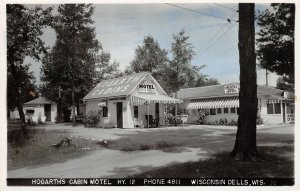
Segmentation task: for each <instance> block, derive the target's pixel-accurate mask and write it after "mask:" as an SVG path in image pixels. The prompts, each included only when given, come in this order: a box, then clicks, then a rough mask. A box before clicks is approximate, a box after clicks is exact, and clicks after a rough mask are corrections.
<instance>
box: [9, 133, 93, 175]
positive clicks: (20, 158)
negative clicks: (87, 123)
mask: <svg viewBox="0 0 300 191" xmlns="http://www.w3.org/2000/svg"><path fill="white" fill-rule="evenodd" d="M18 131H19V130H18V129H15V130H12V131H10V132H8V145H7V169H8V170H13V169H18V168H23V167H36V166H41V165H45V164H53V163H58V162H64V161H66V160H68V159H71V158H77V157H81V156H83V155H85V154H87V153H88V152H89V151H91V150H93V149H97V148H98V147H97V146H96V145H95V142H93V141H91V140H87V139H81V138H74V137H72V140H73V141H74V143H76V145H77V146H78V147H77V148H76V147H69V148H55V147H51V145H54V144H57V143H59V142H60V141H61V140H62V139H63V138H64V137H68V136H69V134H68V132H67V131H63V130H62V131H60V130H50V131H46V130H44V129H30V137H28V138H27V139H26V142H24V143H23V144H21V145H20V144H16V143H15V142H14V141H13V140H14V139H15V138H17V137H18V136H19V132H18Z"/></svg>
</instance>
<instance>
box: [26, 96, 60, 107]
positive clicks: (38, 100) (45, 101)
mask: <svg viewBox="0 0 300 191" xmlns="http://www.w3.org/2000/svg"><path fill="white" fill-rule="evenodd" d="M54 103H55V102H53V101H51V100H49V99H47V98H44V97H39V98H36V99H34V100H31V101H29V102H26V103H24V105H38V104H54Z"/></svg>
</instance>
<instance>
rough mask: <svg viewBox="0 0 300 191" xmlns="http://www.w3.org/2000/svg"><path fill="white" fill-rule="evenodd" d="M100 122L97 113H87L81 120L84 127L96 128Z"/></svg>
mask: <svg viewBox="0 0 300 191" xmlns="http://www.w3.org/2000/svg"><path fill="white" fill-rule="evenodd" d="M99 122H100V115H99V113H98V112H97V111H89V113H88V114H87V115H86V116H85V118H84V120H83V124H84V125H85V127H97V125H99Z"/></svg>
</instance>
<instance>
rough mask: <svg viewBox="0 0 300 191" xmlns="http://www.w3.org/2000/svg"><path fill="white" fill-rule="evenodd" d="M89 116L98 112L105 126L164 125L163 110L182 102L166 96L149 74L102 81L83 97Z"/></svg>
mask: <svg viewBox="0 0 300 191" xmlns="http://www.w3.org/2000/svg"><path fill="white" fill-rule="evenodd" d="M83 101H84V102H85V103H86V114H87V115H88V114H89V112H91V111H93V112H94V113H95V112H97V113H99V117H100V124H101V125H102V126H113V127H117V128H143V127H151V126H164V125H165V117H164V108H165V106H166V105H167V104H178V103H181V102H182V101H181V100H179V99H174V98H172V97H169V96H167V94H166V92H165V91H164V90H163V89H162V88H161V86H160V85H159V84H158V82H157V81H156V80H155V79H154V78H153V77H152V76H151V74H150V73H148V72H142V73H136V74H132V75H128V76H124V77H120V78H115V79H109V80H103V81H101V82H100V83H99V84H97V85H96V86H95V87H94V88H93V89H92V91H90V92H89V93H88V94H87V95H86V96H85V97H84V98H83Z"/></svg>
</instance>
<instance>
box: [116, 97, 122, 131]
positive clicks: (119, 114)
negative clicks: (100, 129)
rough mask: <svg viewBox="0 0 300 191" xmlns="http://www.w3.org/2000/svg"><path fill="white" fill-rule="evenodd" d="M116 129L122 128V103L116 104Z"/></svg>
mask: <svg viewBox="0 0 300 191" xmlns="http://www.w3.org/2000/svg"><path fill="white" fill-rule="evenodd" d="M117 128H123V103H122V102H117Z"/></svg>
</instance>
